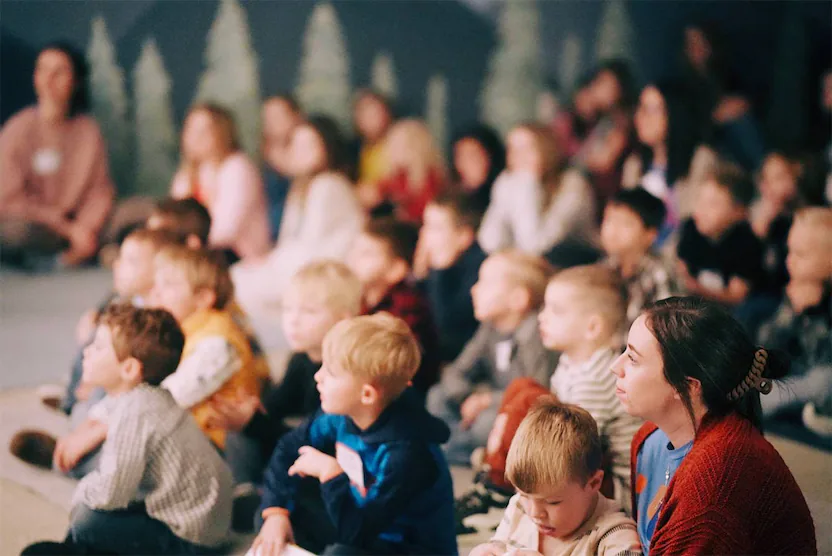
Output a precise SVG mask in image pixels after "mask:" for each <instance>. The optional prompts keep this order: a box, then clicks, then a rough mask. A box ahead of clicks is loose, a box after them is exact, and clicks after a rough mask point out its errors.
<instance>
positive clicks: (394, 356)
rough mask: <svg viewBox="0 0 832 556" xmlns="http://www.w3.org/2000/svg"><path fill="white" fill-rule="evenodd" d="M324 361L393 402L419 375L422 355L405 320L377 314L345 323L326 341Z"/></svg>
mask: <svg viewBox="0 0 832 556" xmlns="http://www.w3.org/2000/svg"><path fill="white" fill-rule="evenodd" d="M323 357H324V361H325V362H327V364H330V363H336V364H337V365H338V366H339V367H341V368H342V369H344V371H346V372H348V373H350V374H351V375H353V376H356V377H358V378H359V379H360V380H363V381H365V382H366V383H367V384H372V385H373V386H376V387H378V388H379V389H381V390H382V391H383V393H384V396H385V398H387V399H393V398H395V397H396V396H398V395H399V394H401V393H402V392H403V391H404V389H405V388H407V386H408V384H409V383H410V381H411V380H412V379H413V377H414V376H415V375H416V371H417V370H418V369H419V364H420V363H421V361H422V354H421V351H420V349H419V344H418V342H417V341H416V338H415V337H414V336H413V332H411V331H410V327H409V326H408V325H407V323H406V322H404V321H403V320H402V319H400V318H398V317H394V316H393V315H390V314H389V313H376V314H375V315H365V316H360V317H353V318H351V319H346V320H342V321H341V322H339V323H338V324H336V325H335V326H333V327H332V330H330V331H329V332H328V333H327V335H326V337H325V338H324V345H323Z"/></svg>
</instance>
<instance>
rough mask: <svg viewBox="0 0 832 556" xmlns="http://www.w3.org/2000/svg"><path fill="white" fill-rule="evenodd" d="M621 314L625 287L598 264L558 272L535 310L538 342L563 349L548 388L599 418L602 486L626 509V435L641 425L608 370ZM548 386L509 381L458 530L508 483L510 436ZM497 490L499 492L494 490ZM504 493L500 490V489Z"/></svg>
mask: <svg viewBox="0 0 832 556" xmlns="http://www.w3.org/2000/svg"><path fill="white" fill-rule="evenodd" d="M625 318H626V295H625V293H624V288H623V286H622V284H621V280H620V278H619V277H618V275H617V273H616V272H615V271H614V270H612V269H610V268H608V267H606V266H604V265H600V264H599V265H591V266H580V267H573V268H570V269H567V270H564V271H561V272H560V273H558V274H556V275H555V276H554V277H553V278H552V279H551V280H550V281H549V284H548V286H547V288H546V295H545V300H544V309H543V311H542V312H541V313H540V317H539V322H540V335H541V340H542V342H543V345H544V346H545V347H547V348H548V349H552V350H557V351H560V352H561V356H560V360H559V361H558V366H557V369H556V370H555V373H554V374H553V375H552V381H551V393H554V395H555V396H556V397H557V398H558V400H560V401H561V402H563V403H569V404H574V405H577V406H579V407H581V408H583V409H585V410H586V411H588V412H589V413H590V414H591V415H592V417H593V418H594V419H595V421H596V423H597V424H598V431H599V433H600V435H601V440H602V442H603V445H604V449H605V456H606V458H605V459H606V467H607V468H608V471H609V473H608V474H607V476H606V481H607V482H606V484H605V488H604V489H603V491H604V492H605V493H606V494H611V495H613V496H614V498H615V501H616V502H618V503H619V504H620V505H621V507H622V508H624V510H625V511H627V512H628V513H629V510H630V509H629V506H630V504H629V492H630V467H629V454H630V442H631V441H632V438H633V435H634V434H635V433H636V431H638V429H639V427H640V426H641V421H640V420H639V419H638V418H635V417H632V416H630V415H629V414H628V413H627V412H626V411H625V410H624V407H623V406H622V405H621V402H620V401H619V400H618V398H617V397H616V395H615V376H614V375H613V374H612V373H611V372H610V368H611V367H612V364H613V362H614V361H615V359H616V358H617V357H618V355H619V353H620V352H621V350H620V347H621V346H620V345H619V342H620V338H621V334H620V329H621V327H622V326H623V325H624V322H625ZM549 394H550V392H549V391H548V390H546V389H545V388H544V387H541V386H540V385H539V384H535V383H532V382H529V381H525V380H523V379H518V380H516V381H514V382H513V383H512V384H510V385H509V387H508V389H507V391H506V395H505V396H504V398H503V402H502V406H501V409H500V412H499V414H498V417H497V419H496V421H495V423H494V427H493V428H492V431H491V434H490V435H489V439H488V446H487V447H486V452H485V457H484V466H483V467H484V469H483V471H484V472H483V473H482V476H481V478H480V481H479V484H478V485H476V486H475V488H474V489H473V490H472V491H471V492H470V493H468V494H466V495H465V496H464V497H462V498H461V499H459V500H458V501H457V519H458V520H459V522H460V525H461V527H460V532H465V531H466V530H467V529H466V526H467V525H468V523H470V522H471V521H473V522H476V521H477V520H476V519H474V520H469V519H468V518H469V517H470V516H471V515H474V514H478V513H487V512H489V510H490V509H491V508H493V507H496V503H492V502H494V501H495V500H497V499H500V498H502V499H504V495H505V493H503V492H501V490H504V489H505V488H506V487H509V486H510V485H509V484H508V482H507V481H506V479H505V476H504V473H505V462H506V456H507V454H508V449H509V446H510V445H511V440H512V438H513V437H514V433H515V432H516V431H517V427H518V426H519V425H520V422H521V421H522V420H523V418H524V417H525V415H526V413H527V412H528V411H529V408H530V407H531V406H532V405H533V404H534V403H535V402H536V401H537V399H538V398H540V397H541V396H545V395H549ZM494 492H496V493H497V494H498V495H497V496H493V495H492V493H494ZM501 494H502V496H500V495H501Z"/></svg>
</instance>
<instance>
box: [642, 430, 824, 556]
mask: <svg viewBox="0 0 832 556" xmlns="http://www.w3.org/2000/svg"><path fill="white" fill-rule="evenodd" d="M656 428H657V427H656V425H654V424H652V423H646V424H644V426H642V427H641V429H640V430H639V431H638V433H637V434H636V436H635V438H633V446H632V452H631V465H632V467H631V468H632V473H633V477H635V476H636V458H637V457H638V453H639V450H640V449H641V445H642V444H643V443H644V441H645V440H646V439H647V437H648V436H650V434H651V433H653V432H654V431H655V430H656ZM635 488H636V481H633V508H636V507H638V506H637V505H636V494H635ZM658 554H817V543H816V542H815V527H814V524H813V522H812V516H811V515H810V513H809V507H808V506H807V505H806V500H805V499H804V498H803V494H802V493H801V492H800V488H799V487H798V486H797V482H796V481H795V480H794V477H793V476H792V474H791V472H790V471H789V468H788V467H786V463H785V462H784V461H783V458H781V457H780V454H778V453H777V450H775V449H774V446H772V445H771V444H770V443H769V442H768V441H767V440H766V439H765V438H764V437H763V435H762V434H761V433H760V431H758V430H757V429H756V428H755V427H754V425H752V424H751V422H750V421H748V420H747V419H745V418H743V417H741V416H740V415H738V414H730V415H727V416H725V417H721V418H709V417H707V416H706V418H705V419H703V421H702V423H701V425H700V427H699V430H698V431H697V432H696V438H695V439H694V441H693V447H692V448H691V451H690V453H688V455H687V457H685V459H684V461H683V462H682V464H681V465H680V466H679V469H678V470H677V471H676V474H675V475H674V476H673V479H671V481H670V484H669V485H668V490H667V494H666V498H665V502H664V505H663V507H662V509H661V514H660V515H659V518H658V521H657V523H656V530H655V533H654V534H653V539H652V540H651V542H650V556H654V555H658Z"/></svg>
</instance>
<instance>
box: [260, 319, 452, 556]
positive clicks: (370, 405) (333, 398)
mask: <svg viewBox="0 0 832 556" xmlns="http://www.w3.org/2000/svg"><path fill="white" fill-rule="evenodd" d="M419 351H420V350H419V345H418V343H417V342H416V339H415V338H414V336H413V333H412V332H411V331H410V328H409V327H408V325H407V324H406V323H405V322H404V321H402V320H401V319H399V318H396V317H393V316H391V315H389V314H376V315H371V316H361V317H355V318H352V319H348V320H345V321H341V322H339V323H338V324H336V325H335V326H334V327H333V328H332V330H330V332H329V333H328V334H327V336H326V338H325V339H324V346H323V366H322V367H321V369H320V370H319V371H318V373H317V374H316V375H315V380H316V381H317V383H318V390H319V391H320V393H321V410H322V413H319V414H318V415H317V416H316V417H314V418H313V419H312V420H310V421H309V422H308V423H306V425H304V426H303V427H302V428H300V429H298V430H296V431H295V432H293V433H291V434H289V435H287V436H284V437H283V439H282V440H281V441H280V443H279V444H278V447H277V449H276V450H275V452H274V455H273V456H272V461H271V463H270V464H269V468H268V469H267V471H266V489H265V493H264V497H263V504H262V507H261V512H260V517H261V518H262V520H263V523H262V527H261V529H260V534H259V535H258V536H257V538H256V539H255V541H254V544H253V545H252V551H253V552H254V554H258V551H259V553H260V554H279V553H280V552H282V550H283V548H284V547H285V546H286V544H287V543H288V542H291V541H292V539H294V540H295V541H297V542H298V544H299V545H300V546H301V547H303V548H306V549H308V550H312V551H314V552H319V551H320V550H322V549H323V548H324V546H326V545H330V548H329V550H328V552H327V553H337V554H456V553H457V546H456V536H455V535H454V530H453V487H452V484H451V476H450V472H449V470H448V465H447V463H446V462H445V458H444V457H443V455H442V450H441V449H440V447H439V445H440V444H441V443H442V442H444V441H446V440H447V438H448V428H447V426H445V424H444V423H442V422H441V421H439V420H438V419H436V418H435V417H432V416H431V415H429V414H428V413H427V411H425V409H424V408H423V407H422V404H421V401H420V400H419V399H418V396H417V395H416V393H415V392H413V391H412V389H409V388H408V385H409V383H410V381H411V380H412V379H413V377H414V375H415V374H416V371H417V369H418V367H419V360H420V358H421V355H420V353H419ZM301 477H305V478H306V479H307V483H308V482H309V481H311V480H313V479H314V480H316V481H317V483H320V494H319V495H317V494H315V495H312V496H309V495H307V497H308V498H312V499H314V500H320V499H322V500H323V505H324V507H325V509H324V513H323V515H321V512H320V511H319V512H318V515H317V517H316V516H315V515H311V516H310V514H309V513H308V511H307V509H308V507H309V505H308V504H306V502H305V499H304V494H303V492H304V490H303V486H302V484H303V483H302V482H301V481H300V478H301ZM316 486H317V485H316ZM328 533H329V534H328ZM332 545H335V546H332Z"/></svg>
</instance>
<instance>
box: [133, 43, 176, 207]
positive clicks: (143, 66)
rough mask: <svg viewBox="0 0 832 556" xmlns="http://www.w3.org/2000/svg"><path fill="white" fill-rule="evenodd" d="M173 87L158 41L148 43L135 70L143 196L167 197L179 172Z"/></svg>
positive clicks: (139, 178)
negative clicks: (172, 96) (177, 169)
mask: <svg viewBox="0 0 832 556" xmlns="http://www.w3.org/2000/svg"><path fill="white" fill-rule="evenodd" d="M170 86H171V84H170V76H169V75H168V72H167V71H166V70H165V65H164V62H163V61H162V56H161V55H160V54H159V49H158V48H157V47H156V41H155V40H153V39H148V40H146V41H145V42H144V44H143V45H142V51H141V54H140V55H139V61H138V62H137V63H136V67H135V68H133V94H134V98H133V105H134V106H135V107H136V127H135V131H136V191H137V192H138V193H139V194H141V195H150V196H163V195H165V194H166V193H167V191H168V189H169V187H170V182H171V179H172V178H173V174H174V172H175V171H176V131H175V128H174V125H173V113H172V108H171V98H170Z"/></svg>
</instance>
